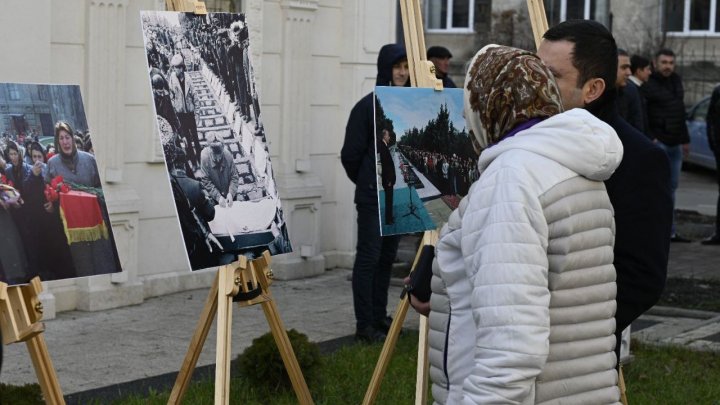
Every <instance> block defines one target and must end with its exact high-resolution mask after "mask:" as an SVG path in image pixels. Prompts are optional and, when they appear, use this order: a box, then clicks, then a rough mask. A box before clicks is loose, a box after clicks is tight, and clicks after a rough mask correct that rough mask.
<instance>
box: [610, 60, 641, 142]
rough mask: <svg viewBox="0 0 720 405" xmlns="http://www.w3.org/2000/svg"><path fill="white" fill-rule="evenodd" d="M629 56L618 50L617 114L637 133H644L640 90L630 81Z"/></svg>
mask: <svg viewBox="0 0 720 405" xmlns="http://www.w3.org/2000/svg"><path fill="white" fill-rule="evenodd" d="M631 74H632V71H631V70H630V56H629V55H628V53H627V52H625V50H623V49H618V74H617V80H616V81H615V86H616V87H617V92H618V99H617V105H618V112H619V113H620V116H621V117H622V118H623V119H624V120H625V121H627V122H628V124H630V125H632V126H633V127H635V128H636V129H637V130H638V131H640V132H642V133H645V119H644V118H643V114H644V113H643V108H642V102H641V100H640V99H641V96H640V90H639V89H638V87H637V86H636V85H635V83H633V82H632V81H631V80H630V75H631Z"/></svg>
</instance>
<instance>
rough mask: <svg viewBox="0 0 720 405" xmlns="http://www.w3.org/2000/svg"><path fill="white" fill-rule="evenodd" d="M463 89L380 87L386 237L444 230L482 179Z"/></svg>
mask: <svg viewBox="0 0 720 405" xmlns="http://www.w3.org/2000/svg"><path fill="white" fill-rule="evenodd" d="M462 114H463V92H462V89H445V90H443V91H435V90H433V89H425V88H409V87H380V86H379V87H376V88H375V141H376V142H375V151H376V162H377V180H378V188H377V189H378V205H379V207H380V218H379V220H380V229H381V234H382V235H398V234H406V233H414V232H423V231H428V230H432V229H436V228H438V227H440V226H441V225H442V224H443V223H444V222H445V221H447V219H448V217H449V216H450V213H451V212H452V210H454V209H455V208H457V206H458V204H459V202H460V199H462V197H464V196H465V195H466V194H467V192H468V189H469V188H470V185H471V184H472V182H473V181H475V180H476V179H477V178H478V169H477V154H476V153H475V151H474V150H473V147H472V144H471V141H470V136H469V134H468V132H467V129H466V128H465V119H464V118H463V116H462Z"/></svg>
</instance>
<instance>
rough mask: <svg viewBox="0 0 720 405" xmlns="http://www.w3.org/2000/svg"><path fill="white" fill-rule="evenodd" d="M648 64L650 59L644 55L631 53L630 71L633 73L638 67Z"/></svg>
mask: <svg viewBox="0 0 720 405" xmlns="http://www.w3.org/2000/svg"><path fill="white" fill-rule="evenodd" d="M648 66H650V60H649V59H648V58H646V57H644V56H640V55H633V56H631V57H630V71H631V72H632V74H635V72H637V71H638V70H640V69H645V68H646V67H648Z"/></svg>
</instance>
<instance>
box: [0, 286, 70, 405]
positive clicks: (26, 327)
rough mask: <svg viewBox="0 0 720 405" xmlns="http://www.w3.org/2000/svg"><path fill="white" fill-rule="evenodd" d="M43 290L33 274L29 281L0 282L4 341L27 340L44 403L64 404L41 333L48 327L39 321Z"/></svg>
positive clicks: (0, 305)
mask: <svg viewBox="0 0 720 405" xmlns="http://www.w3.org/2000/svg"><path fill="white" fill-rule="evenodd" d="M42 290H43V288H42V283H41V282H40V278H39V277H35V278H33V279H32V280H30V283H29V284H26V285H18V286H8V285H7V284H5V283H0V327H1V328H2V338H3V341H2V344H5V345H8V344H10V343H18V342H25V343H26V344H27V348H28V352H30V359H31V360H32V363H33V367H34V368H35V374H36V375H37V378H38V383H39V384H40V389H41V390H42V394H43V397H44V398H45V403H46V404H49V405H64V404H65V398H63V395H62V391H61V390H60V383H59V382H58V378H57V374H56V373H55V368H53V364H52V360H50V354H49V353H48V349H47V345H46V344H45V337H44V336H43V334H42V333H43V331H45V325H44V324H43V323H41V322H40V319H42V312H43V306H42V303H41V302H40V299H39V298H38V295H39V294H40V292H42Z"/></svg>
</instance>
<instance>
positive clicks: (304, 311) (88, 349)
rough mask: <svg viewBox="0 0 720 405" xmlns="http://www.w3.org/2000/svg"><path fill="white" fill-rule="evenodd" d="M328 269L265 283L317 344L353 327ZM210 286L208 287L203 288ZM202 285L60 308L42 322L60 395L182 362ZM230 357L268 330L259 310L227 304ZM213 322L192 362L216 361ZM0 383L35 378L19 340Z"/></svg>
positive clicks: (285, 314) (9, 351)
mask: <svg viewBox="0 0 720 405" xmlns="http://www.w3.org/2000/svg"><path fill="white" fill-rule="evenodd" d="M349 275H350V270H345V269H335V270H331V271H328V272H325V273H324V274H323V275H321V276H319V277H315V278H309V279H301V280H293V281H276V282H275V283H273V284H272V286H271V287H270V289H271V292H272V293H273V295H274V297H275V299H276V302H277V305H278V309H279V311H280V316H281V318H282V320H283V322H284V324H285V327H286V328H287V329H292V328H294V329H297V330H298V331H300V332H302V333H305V334H306V335H308V337H309V338H310V340H311V341H315V342H322V341H327V340H331V339H336V338H340V337H344V336H347V335H350V334H352V333H354V332H355V316H354V314H353V308H352V294H351V292H350V291H351V287H350V281H349V280H348V276H349ZM208 290H209V289H208ZM208 290H205V289H202V290H193V291H186V292H181V293H176V294H172V295H167V296H163V297H159V298H151V299H148V300H146V301H145V302H144V303H143V304H141V305H136V306H131V307H124V308H118V309H113V310H109V311H102V312H80V311H71V312H61V313H59V314H58V315H57V318H56V319H53V320H50V321H47V322H45V326H46V332H45V340H46V341H47V345H48V350H49V352H50V357H51V358H52V361H53V363H54V365H55V369H56V370H57V373H58V378H59V380H60V386H61V387H62V390H63V393H64V394H66V395H67V394H72V393H76V392H80V391H86V390H90V389H94V388H98V387H104V386H108V385H112V384H117V383H121V382H126V381H133V380H137V379H141V378H145V377H151V376H155V375H159V374H165V373H170V372H176V371H178V370H179V368H180V365H181V364H182V361H183V358H184V356H185V353H186V351H187V347H188V344H189V342H190V338H191V337H192V334H193V333H194V331H195V326H196V323H197V321H198V318H199V316H200V312H201V311H202V308H203V305H204V303H205V299H206V297H207V294H208ZM400 291H401V289H400V287H397V286H393V287H391V290H390V300H389V303H388V311H389V313H393V312H394V310H395V306H396V305H397V303H398V302H399V297H400ZM233 308H234V309H233V329H232V331H233V332H232V335H233V339H232V353H233V356H232V358H235V356H237V354H239V353H241V352H242V351H243V350H244V349H245V348H246V347H247V346H249V345H250V344H251V343H252V340H253V339H254V338H256V337H258V336H260V335H262V334H264V333H266V332H268V331H269V330H270V329H269V327H268V324H267V321H266V319H265V316H264V315H263V312H262V309H261V307H260V306H259V305H258V306H254V307H249V308H238V307H237V306H233ZM417 322H418V315H417V314H415V313H414V312H412V313H409V315H408V317H407V321H406V323H405V327H406V328H414V329H417ZM215 328H216V326H215V324H213V327H212V330H211V332H210V335H209V336H208V339H207V342H206V343H205V348H204V350H203V352H202V355H201V356H200V360H199V362H198V365H199V366H202V365H208V364H213V363H215ZM0 377H1V378H0V381H2V382H5V383H12V384H25V383H30V382H35V381H36V377H35V372H34V369H33V368H32V364H31V362H30V356H29V355H28V353H27V350H26V348H25V345H23V344H13V345H10V346H6V347H5V358H4V360H3V370H2V374H0Z"/></svg>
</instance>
